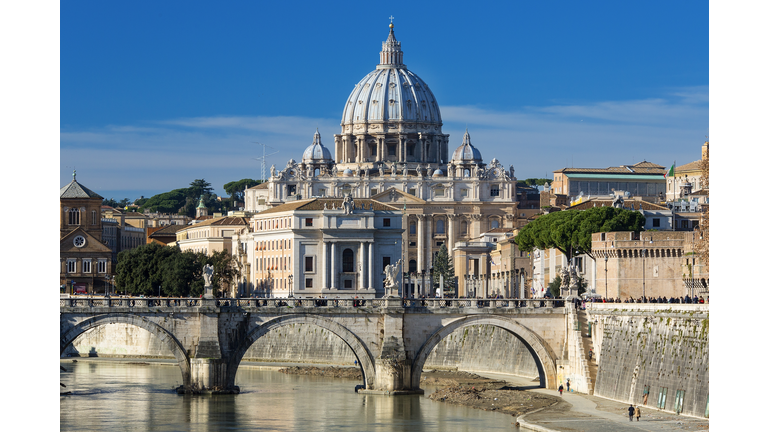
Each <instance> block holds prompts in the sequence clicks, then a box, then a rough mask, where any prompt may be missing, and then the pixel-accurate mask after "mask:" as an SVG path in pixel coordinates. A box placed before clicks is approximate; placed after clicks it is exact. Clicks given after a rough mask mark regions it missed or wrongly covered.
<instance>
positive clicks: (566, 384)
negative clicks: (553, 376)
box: [565, 378, 571, 393]
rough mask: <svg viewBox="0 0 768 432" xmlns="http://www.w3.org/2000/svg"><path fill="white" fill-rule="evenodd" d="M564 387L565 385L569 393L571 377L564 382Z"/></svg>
mask: <svg viewBox="0 0 768 432" xmlns="http://www.w3.org/2000/svg"><path fill="white" fill-rule="evenodd" d="M565 387H566V390H567V391H568V393H570V392H571V379H570V378H568V380H567V381H566V382H565Z"/></svg>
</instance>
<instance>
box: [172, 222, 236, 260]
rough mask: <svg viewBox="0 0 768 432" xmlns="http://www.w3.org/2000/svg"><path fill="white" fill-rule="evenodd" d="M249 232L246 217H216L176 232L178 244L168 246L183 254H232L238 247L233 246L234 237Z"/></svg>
mask: <svg viewBox="0 0 768 432" xmlns="http://www.w3.org/2000/svg"><path fill="white" fill-rule="evenodd" d="M247 230H248V219H247V218H245V217H239V216H238V217H214V218H211V219H206V220H204V221H202V222H199V223H196V224H194V225H188V226H185V227H183V228H181V229H179V230H176V242H175V243H169V244H168V246H178V247H179V249H181V251H182V252H185V251H192V252H202V253H204V254H206V255H213V253H214V252H223V251H227V252H228V253H229V254H232V253H233V252H232V251H233V249H234V248H236V247H237V246H236V245H233V241H232V237H233V236H234V235H235V234H241V233H243V232H245V231H247Z"/></svg>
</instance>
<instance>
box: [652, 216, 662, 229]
mask: <svg viewBox="0 0 768 432" xmlns="http://www.w3.org/2000/svg"><path fill="white" fill-rule="evenodd" d="M660 226H661V219H659V218H653V227H654V228H658V227H660Z"/></svg>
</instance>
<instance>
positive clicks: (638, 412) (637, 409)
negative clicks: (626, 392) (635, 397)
mask: <svg viewBox="0 0 768 432" xmlns="http://www.w3.org/2000/svg"><path fill="white" fill-rule="evenodd" d="M635 417H637V421H640V407H639V406H638V407H637V408H635Z"/></svg>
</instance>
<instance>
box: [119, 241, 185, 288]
mask: <svg viewBox="0 0 768 432" xmlns="http://www.w3.org/2000/svg"><path fill="white" fill-rule="evenodd" d="M176 253H180V251H179V249H178V248H172V247H168V246H161V245H159V244H157V243H150V244H147V245H142V246H139V247H136V248H133V249H128V250H124V251H122V252H120V253H119V254H117V274H116V275H115V282H116V284H117V288H118V290H120V291H124V292H126V293H129V294H134V295H142V294H143V295H157V294H158V292H159V290H160V289H161V287H162V282H163V279H162V271H161V269H162V263H163V261H164V260H166V259H168V258H169V257H171V256H172V255H174V254H176ZM160 294H161V295H162V294H163V292H162V291H160Z"/></svg>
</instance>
